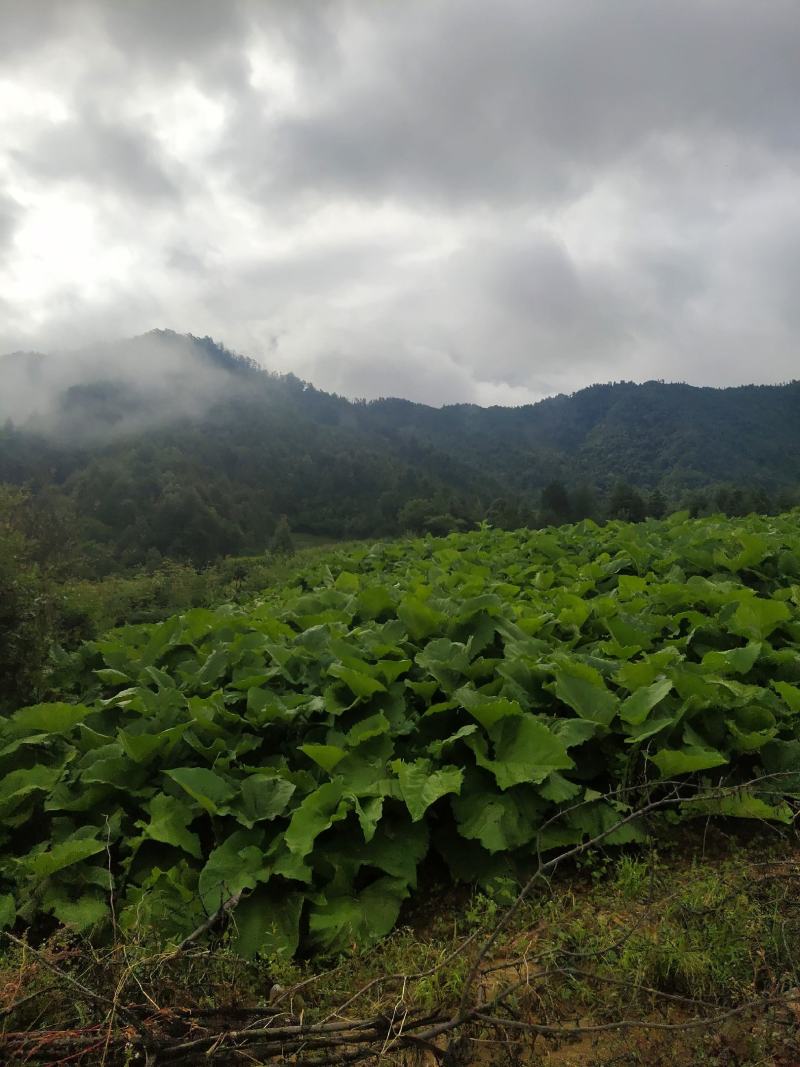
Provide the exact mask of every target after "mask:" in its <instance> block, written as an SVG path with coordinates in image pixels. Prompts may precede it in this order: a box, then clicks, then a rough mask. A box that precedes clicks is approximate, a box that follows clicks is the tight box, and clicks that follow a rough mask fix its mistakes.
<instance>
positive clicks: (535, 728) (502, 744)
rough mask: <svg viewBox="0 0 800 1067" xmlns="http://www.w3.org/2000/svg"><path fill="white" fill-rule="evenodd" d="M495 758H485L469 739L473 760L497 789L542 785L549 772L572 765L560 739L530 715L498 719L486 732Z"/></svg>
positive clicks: (562, 769) (472, 740)
mask: <svg viewBox="0 0 800 1067" xmlns="http://www.w3.org/2000/svg"><path fill="white" fill-rule="evenodd" d="M490 736H491V737H492V740H493V742H494V753H495V758H494V759H493V760H492V759H487V758H486V757H485V756H484V755H483V752H482V751H481V747H480V745H479V743H476V742H477V739H475V738H471V739H470V742H471V747H472V748H473V751H474V752H475V757H476V761H477V762H478V763H479V764H480V765H481V766H482V767H485V768H486V769H487V770H490V771H491V772H492V774H494V776H495V779H496V780H497V784H498V786H499V787H500V789H510V788H511V786H514V785H521V784H522V783H525V782H527V783H530V784H537V783H539V782H543V781H544V780H545V778H547V776H548V775H549V774H551V773H552V772H553V771H565V770H569V769H570V768H571V767H573V766H574V763H573V761H572V759H571V758H570V756H569V754H568V753H567V749H566V746H565V744H564V742H563V740H562V739H561V738H559V737H557V736H556V735H555V734H554V733H552V732H551V731H550V730H549V729H548V728H547V727H546V726H545V725H544V723H541V722H539V721H538V719H535V718H534V717H533V716H532V715H527V714H526V715H521V716H520V717H519V718H516V717H515V718H506V719H501V720H499V721H498V723H497V724H496V725H495V726H494V727H493V729H492V730H491V731H490Z"/></svg>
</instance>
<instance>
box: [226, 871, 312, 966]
mask: <svg viewBox="0 0 800 1067" xmlns="http://www.w3.org/2000/svg"><path fill="white" fill-rule="evenodd" d="M303 901H304V895H303V894H302V893H287V892H286V891H285V890H282V889H276V888H273V887H272V886H269V885H258V886H256V888H255V889H254V890H253V892H252V893H250V894H249V896H248V897H247V898H246V899H244V900H242V901H240V903H239V904H238V905H237V907H236V909H235V911H234V913H233V923H234V930H235V936H234V939H233V948H234V950H235V951H236V952H238V953H239V954H240V955H241V956H244V957H245V958H247V959H253V957H254V956H257V955H260V956H264V957H266V958H267V959H275V958H276V957H290V956H293V955H294V954H295V952H296V951H297V947H298V945H299V943H300V914H301V912H302V910H303Z"/></svg>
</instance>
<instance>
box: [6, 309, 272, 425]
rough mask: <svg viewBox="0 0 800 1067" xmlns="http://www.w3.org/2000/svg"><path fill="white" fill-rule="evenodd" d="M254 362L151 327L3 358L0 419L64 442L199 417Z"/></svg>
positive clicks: (234, 385)
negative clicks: (124, 337) (117, 338)
mask: <svg viewBox="0 0 800 1067" xmlns="http://www.w3.org/2000/svg"><path fill="white" fill-rule="evenodd" d="M254 370H255V367H254V365H251V364H250V363H249V361H247V360H245V359H243V358H242V357H238V356H235V355H233V353H231V352H228V351H227V350H226V349H225V348H223V347H222V346H220V345H217V344H214V343H213V342H211V341H210V340H209V339H205V340H203V339H200V338H195V337H187V336H182V335H180V334H176V333H174V332H172V331H171V330H153V331H151V332H150V333H147V334H144V335H142V336H140V337H133V338H129V339H127V340H123V341H117V342H114V343H112V344H96V345H93V346H91V347H86V348H82V349H78V350H74V351H69V352H61V353H54V354H43V353H41V352H12V353H9V354H8V355H6V356H3V357H0V383H2V389H0V419H3V420H6V419H11V420H12V422H13V423H14V424H15V425H16V426H18V427H20V428H24V429H25V430H28V431H30V432H34V433H38V434H44V435H46V436H51V437H59V438H62V439H68V440H72V441H75V440H82V441H86V440H103V439H108V438H110V437H122V436H130V435H135V434H136V433H141V432H144V431H145V430H147V429H151V428H153V427H154V426H158V425H163V424H165V423H169V422H171V421H174V420H175V419H181V418H201V417H202V416H203V415H204V414H205V412H207V411H208V409H209V408H210V407H211V405H212V404H214V403H215V402H216V401H217V400H218V399H219V398H220V396H225V395H231V394H234V393H236V392H237V390H240V389H242V388H243V386H244V382H243V379H244V378H246V377H247V376H248V374H250V375H252V373H253V372H254Z"/></svg>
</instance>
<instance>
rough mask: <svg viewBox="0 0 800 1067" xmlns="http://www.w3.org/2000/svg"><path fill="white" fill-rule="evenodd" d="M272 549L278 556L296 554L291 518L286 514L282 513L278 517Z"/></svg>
mask: <svg viewBox="0 0 800 1067" xmlns="http://www.w3.org/2000/svg"><path fill="white" fill-rule="evenodd" d="M269 547H270V549H271V550H272V552H274V553H275V555H276V556H293V555H294V540H293V539H292V531H291V527H290V526H289V520H288V519H287V518H286V516H285V515H281V517H280V518H279V519H278V523H277V525H276V527H275V532H274V533H273V535H272V541H271V542H270V546H269Z"/></svg>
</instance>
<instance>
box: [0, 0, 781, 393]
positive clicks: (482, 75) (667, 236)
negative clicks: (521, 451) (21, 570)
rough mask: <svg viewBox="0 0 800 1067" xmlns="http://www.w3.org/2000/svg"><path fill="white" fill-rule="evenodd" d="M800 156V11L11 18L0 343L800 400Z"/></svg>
mask: <svg viewBox="0 0 800 1067" xmlns="http://www.w3.org/2000/svg"><path fill="white" fill-rule="evenodd" d="M799 157H800V7H799V6H798V4H797V0H763V2H761V3H754V2H753V0H669V2H668V3H666V2H664V3H649V2H643V0H547V2H540V0H491V3H487V2H486V0H360V2H358V3H348V2H335V0H331V2H327V0H307V2H303V0H280V2H273V3H271V2H268V0H259V2H255V3H249V2H246V0H240V2H236V0H225V2H224V3H223V2H221V0H103V2H99V3H96V4H94V3H88V2H87V3H84V2H82V0H68V2H66V0H54V2H46V0H0V351H7V350H11V349H18V348H29V347H39V348H44V349H50V350H52V349H53V348H59V349H68V348H70V347H77V346H80V345H82V344H85V343H90V342H96V341H98V340H103V339H112V338H118V337H122V336H130V335H133V334H137V333H142V332H144V331H146V330H149V329H152V328H154V327H166V328H171V329H174V330H177V331H179V332H192V333H195V334H199V335H204V334H211V335H212V336H213V337H214V338H216V339H217V340H220V341H223V342H224V343H226V344H227V345H228V346H229V347H232V348H234V349H236V350H238V351H240V352H242V353H244V354H246V355H249V356H252V357H254V358H256V359H258V360H259V361H261V362H262V363H264V364H265V365H266V366H268V367H270V368H271V369H274V370H279V371H288V370H291V371H294V372H295V373H296V374H298V375H300V376H301V377H304V378H307V379H309V380H311V381H313V382H314V383H315V384H316V385H318V386H319V387H321V388H326V389H332V390H335V391H337V392H340V393H343V394H345V395H348V396H368V397H374V396H381V395H394V396H405V397H409V398H411V399H415V400H425V401H427V402H429V403H434V404H438V403H447V402H454V401H474V402H477V403H482V404H490V403H503V404H506V403H510V404H515V403H524V402H527V401H529V400H532V399H538V398H539V397H541V396H545V395H548V394H551V393H554V392H560V391H572V390H573V389H576V388H580V387H581V386H584V385H588V384H590V383H592V382H596V381H608V380H611V379H619V378H633V379H635V380H645V379H648V378H666V379H668V380H685V381H689V382H693V383H697V384H713V385H726V384H736V383H741V382H750V381H761V382H771V381H781V380H786V379H789V378H796V377H800V369H799V368H800V361H799V360H798V356H799V355H800V349H798V336H799V334H800V181H798V162H799ZM1 387H2V383H0V388H1Z"/></svg>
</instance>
